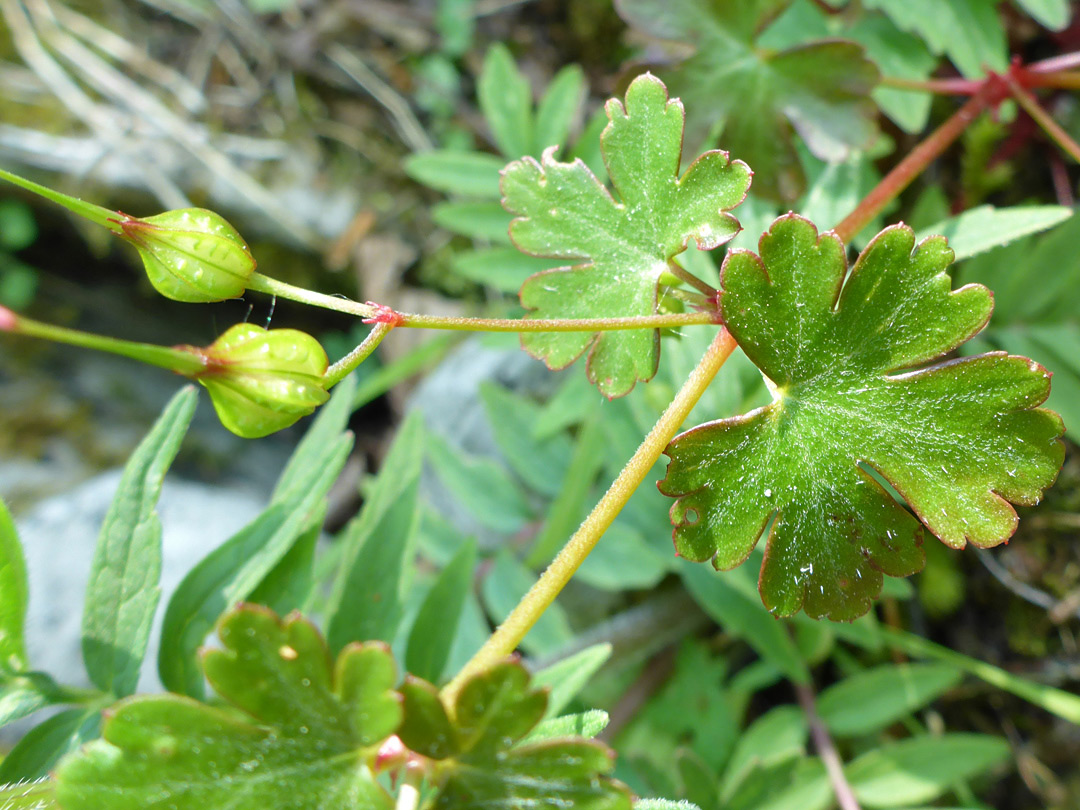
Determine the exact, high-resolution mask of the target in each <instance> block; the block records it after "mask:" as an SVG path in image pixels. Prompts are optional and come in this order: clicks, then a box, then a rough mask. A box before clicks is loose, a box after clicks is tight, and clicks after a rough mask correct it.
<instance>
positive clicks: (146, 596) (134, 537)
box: [82, 386, 198, 697]
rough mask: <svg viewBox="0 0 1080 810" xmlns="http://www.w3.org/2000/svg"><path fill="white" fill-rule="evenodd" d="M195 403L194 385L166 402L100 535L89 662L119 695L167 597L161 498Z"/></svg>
mask: <svg viewBox="0 0 1080 810" xmlns="http://www.w3.org/2000/svg"><path fill="white" fill-rule="evenodd" d="M197 402H198V396H197V394H196V389H195V388H194V387H191V386H188V387H186V388H184V389H183V390H181V391H180V392H179V393H178V394H176V396H174V397H173V398H172V400H171V401H170V402H169V404H168V405H167V406H165V410H164V411H162V414H161V416H160V417H159V418H158V420H157V422H156V423H155V424H154V427H153V428H152V429H151V430H150V432H149V433H148V434H147V436H146V438H144V439H143V440H142V442H141V443H140V444H139V446H138V447H137V448H135V452H134V453H132V455H131V458H130V459H129V460H128V463H127V466H125V467H124V474H123V476H121V478H120V484H119V485H118V486H117V489H116V494H115V495H114V496H113V500H112V503H111V504H110V506H109V511H108V513H107V514H106V515H105V521H104V523H103V524H102V526H101V534H100V535H99V536H98V543H97V548H96V549H95V551H94V559H93V562H92V563H91V568H90V581H89V583H88V584H87V586H86V607H85V609H84V610H83V621H82V652H83V661H84V662H85V663H86V671H87V673H88V674H89V675H90V680H91V681H93V682H94V684H95V685H96V686H97V687H98V688H99V689H102V690H104V691H106V692H110V693H112V694H114V695H116V696H117V697H124V696H125V695H130V694H131V693H132V692H134V691H135V685H136V684H137V683H138V680H139V670H140V668H141V666H142V661H143V656H144V655H145V654H146V644H147V641H148V640H149V638H150V625H151V624H152V623H153V620H154V613H155V612H156V610H157V604H158V599H159V598H160V596H161V588H160V586H159V584H158V580H159V579H160V576H161V520H160V519H159V518H158V515H157V511H156V507H157V501H158V497H159V496H160V495H161V485H162V483H163V482H164V480H165V473H166V472H167V471H168V469H169V466H170V465H171V464H172V462H173V459H174V458H176V454H177V452H178V451H179V450H180V443H181V442H182V441H183V440H184V436H185V435H186V433H187V429H188V425H189V424H190V423H191V417H192V416H193V415H194V414H195V405H196V403H197Z"/></svg>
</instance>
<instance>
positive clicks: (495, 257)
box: [450, 247, 558, 293]
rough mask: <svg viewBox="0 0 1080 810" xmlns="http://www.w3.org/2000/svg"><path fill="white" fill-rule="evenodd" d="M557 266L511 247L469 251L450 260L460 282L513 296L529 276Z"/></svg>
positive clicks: (556, 263)
mask: <svg viewBox="0 0 1080 810" xmlns="http://www.w3.org/2000/svg"><path fill="white" fill-rule="evenodd" d="M557 265H558V262H556V261H554V260H552V259H541V258H537V257H536V256H526V255H525V254H524V253H522V252H521V251H520V250H518V249H517V248H513V247H493V248H483V249H480V250H470V251H466V252H464V253H459V254H458V255H456V256H454V258H453V259H451V260H450V266H451V267H452V268H453V269H454V272H455V273H457V274H458V275H459V276H461V277H462V278H467V279H468V280H469V281H475V282H476V283H477V284H486V285H487V286H489V287H491V288H493V289H495V290H498V291H499V292H504V293H516V292H517V291H518V290H520V289H521V285H522V284H524V283H525V280H526V279H527V278H528V277H529V276H531V275H533V274H534V273H539V272H541V271H543V270H550V269H551V268H552V267H556V266H557Z"/></svg>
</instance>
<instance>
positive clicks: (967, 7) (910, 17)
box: [866, 0, 1009, 79]
mask: <svg viewBox="0 0 1080 810" xmlns="http://www.w3.org/2000/svg"><path fill="white" fill-rule="evenodd" d="M997 5H998V0H949V2H948V3H941V2H938V0H866V7H867V8H878V9H881V10H882V11H884V12H885V13H886V14H887V15H889V17H890V19H892V21H893V22H894V23H896V25H897V27H898V28H901V29H903V30H905V31H911V32H912V33H914V34H917V35H919V36H920V37H922V39H923V40H924V41H925V42H926V44H927V45H929V46H930V50H932V51H933V52H934V53H937V54H941V53H944V54H946V55H947V56H948V57H949V59H951V60H952V63H953V64H954V65H956V67H957V68H959V69H960V72H961V73H963V74H964V75H965V76H967V77H969V78H972V79H978V78H982V76H983V75H984V73H985V71H986V69H987V68H990V69H991V70H999V71H1000V70H1004V69H1005V68H1006V67H1008V64H1009V50H1008V42H1007V41H1006V37H1005V28H1004V26H1002V24H1001V19H1000V18H999V17H998V11H997Z"/></svg>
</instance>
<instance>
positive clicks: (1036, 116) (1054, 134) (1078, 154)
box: [1007, 77, 1080, 163]
mask: <svg viewBox="0 0 1080 810" xmlns="http://www.w3.org/2000/svg"><path fill="white" fill-rule="evenodd" d="M1007 83H1008V86H1009V93H1010V94H1012V97H1013V98H1014V99H1016V103H1017V104H1019V105H1020V106H1021V107H1023V108H1024V112H1026V113H1027V114H1028V115H1030V116H1031V117H1032V119H1033V120H1034V121H1035V123H1037V124H1038V125H1039V126H1040V127H1042V128H1043V132H1045V133H1046V134H1047V135H1049V136H1050V137H1051V138H1052V139H1053V141H1054V143H1056V144H1057V145H1058V146H1060V147H1061V149H1062V150H1063V151H1064V152H1066V153H1067V154H1068V155H1069V157H1071V158H1072V159H1073V160H1075V161H1076V162H1077V163H1080V144H1078V143H1077V142H1076V141H1074V140H1073V139H1072V137H1071V136H1070V135H1069V133H1067V132H1066V131H1065V130H1064V129H1062V127H1061V125H1060V124H1059V123H1058V122H1057V121H1055V120H1054V119H1053V117H1052V116H1051V115H1050V113H1048V112H1047V111H1046V110H1044V109H1043V108H1042V106H1041V105H1040V104H1039V102H1038V101H1036V99H1035V97H1034V96H1033V95H1031V93H1029V92H1028V91H1027V90H1025V89H1024V88H1023V87H1021V86H1020V84H1019V82H1017V81H1016V80H1015V79H1013V78H1011V77H1010V78H1009V79H1007Z"/></svg>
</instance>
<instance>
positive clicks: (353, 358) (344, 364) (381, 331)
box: [323, 323, 394, 389]
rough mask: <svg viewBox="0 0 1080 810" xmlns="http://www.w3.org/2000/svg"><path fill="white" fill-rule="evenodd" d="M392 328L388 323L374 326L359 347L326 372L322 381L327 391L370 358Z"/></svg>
mask: <svg viewBox="0 0 1080 810" xmlns="http://www.w3.org/2000/svg"><path fill="white" fill-rule="evenodd" d="M393 328H394V326H393V324H389V323H377V324H375V326H374V327H373V328H372V330H371V331H370V332H369V333H368V336H367V337H366V338H364V339H363V341H361V343H360V345H359V346H357V347H356V348H355V349H353V350H352V351H351V352H349V353H348V354H347V355H345V356H344V357H342V358H341V359H340V360H338V361H337V362H336V363H334V365H332V366H330V368H328V369H327V370H326V374H325V375H324V377H323V379H324V380H326V387H327V388H328V389H329V388H333V387H334V386H335V385H337V384H338V383H339V382H341V381H342V380H344V379H345V378H346V377H348V376H349V374H350V373H351V372H352V371H353V369H355V368H356V367H357V366H359V365H360V364H361V363H363V362H364V361H365V360H367V359H368V358H369V357H370V356H371V353H372V352H373V351H375V349H376V348H378V346H379V344H380V343H382V341H383V338H384V337H386V336H387V335H388V334H390V332H391V330H393Z"/></svg>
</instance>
